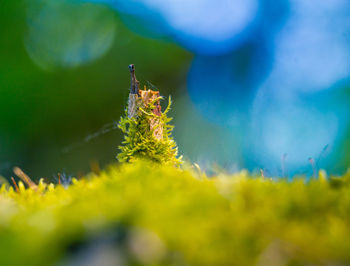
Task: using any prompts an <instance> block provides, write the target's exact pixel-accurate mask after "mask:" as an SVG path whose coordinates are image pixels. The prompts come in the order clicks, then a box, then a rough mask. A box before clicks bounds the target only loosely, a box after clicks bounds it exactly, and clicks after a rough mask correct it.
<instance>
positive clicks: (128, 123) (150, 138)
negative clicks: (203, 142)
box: [117, 97, 181, 165]
mask: <svg viewBox="0 0 350 266" xmlns="http://www.w3.org/2000/svg"><path fill="white" fill-rule="evenodd" d="M161 99H162V97H159V98H157V99H155V100H153V101H152V102H151V104H147V105H146V106H145V107H143V108H141V107H140V108H138V110H137V113H136V116H135V117H132V118H129V117H128V109H126V110H125V116H124V117H121V119H120V121H119V125H118V126H119V128H120V129H121V130H122V132H123V133H124V141H123V142H122V145H121V146H119V149H120V153H119V154H118V156H117V158H118V160H119V161H120V162H132V161H135V160H137V159H146V160H150V161H153V162H157V163H161V164H171V165H179V164H181V158H177V155H178V149H177V146H176V143H175V141H174V139H173V138H172V136H171V133H172V130H173V128H174V126H172V125H170V124H169V122H170V121H171V120H172V118H169V117H168V116H167V114H168V112H169V110H170V106H171V98H170V97H169V103H168V107H167V108H166V110H165V111H164V112H163V113H161V115H160V116H157V115H155V114H154V113H153V112H152V110H154V108H155V106H154V103H155V102H156V101H159V100H161ZM138 100H139V101H140V102H141V101H142V100H141V98H139V99H138ZM138 105H139V106H143V104H142V103H139V104H138ZM151 119H156V120H157V121H158V126H161V127H162V132H163V134H162V137H161V139H157V138H155V137H154V130H156V128H153V129H152V130H151V129H150V120H151Z"/></svg>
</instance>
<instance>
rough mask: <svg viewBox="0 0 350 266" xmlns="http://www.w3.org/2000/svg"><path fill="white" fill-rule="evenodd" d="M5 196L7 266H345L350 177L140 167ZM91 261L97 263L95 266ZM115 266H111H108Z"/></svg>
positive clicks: (349, 247)
mask: <svg viewBox="0 0 350 266" xmlns="http://www.w3.org/2000/svg"><path fill="white" fill-rule="evenodd" d="M18 186H19V190H20V192H19V193H16V192H14V190H13V189H12V188H10V189H9V190H8V189H6V185H3V187H2V189H1V193H0V260H1V264H2V265H24V264H25V265H53V264H54V265H106V264H105V263H107V262H108V263H112V264H111V265H116V264H117V263H121V264H118V265H123V263H124V265H130V264H133V265H169V264H171V265H347V264H349V262H350V244H349V241H348V239H349V237H350V216H349V214H350V197H349V195H350V175H349V173H347V174H346V175H345V176H344V177H342V178H335V177H333V178H331V179H330V180H327V178H326V176H325V173H324V172H320V179H319V180H311V181H310V182H308V183H306V182H305V180H304V179H295V180H294V181H293V182H287V181H286V180H283V179H278V180H270V179H263V178H262V177H260V176H256V177H251V176H248V174H247V173H246V172H244V171H242V172H240V173H238V174H235V175H232V176H229V175H226V174H224V173H221V174H219V175H218V176H217V177H215V178H211V179H208V178H207V177H206V176H205V175H204V174H203V173H201V171H200V169H198V168H195V169H192V170H190V169H189V170H180V169H175V168H172V167H164V166H163V167H161V166H159V165H151V164H147V163H142V162H139V163H137V164H124V165H122V166H120V167H117V166H111V167H110V168H109V169H108V170H107V171H105V172H102V173H100V174H99V175H89V176H87V177H86V178H84V179H81V180H76V179H73V184H72V185H71V186H69V187H68V188H65V187H64V186H62V185H54V184H50V185H47V184H45V183H44V182H43V181H41V182H40V184H39V186H38V189H37V190H36V191H34V190H32V189H25V187H24V185H23V184H22V183H19V185H18ZM89 263H90V264H89ZM108 265H109V264H108Z"/></svg>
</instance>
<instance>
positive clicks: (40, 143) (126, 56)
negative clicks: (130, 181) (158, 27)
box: [0, 0, 191, 176]
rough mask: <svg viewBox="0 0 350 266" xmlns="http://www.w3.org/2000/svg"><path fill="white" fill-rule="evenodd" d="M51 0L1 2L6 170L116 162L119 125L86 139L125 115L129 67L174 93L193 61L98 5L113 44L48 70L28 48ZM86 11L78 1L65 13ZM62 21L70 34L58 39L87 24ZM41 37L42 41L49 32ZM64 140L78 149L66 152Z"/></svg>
mask: <svg viewBox="0 0 350 266" xmlns="http://www.w3.org/2000/svg"><path fill="white" fill-rule="evenodd" d="M46 2H49V1H39V0H36V1H23V0H22V1H9V0H5V1H2V2H1V3H0V25H1V27H0V43H1V46H0V47H1V49H0V62H1V64H0V95H1V97H0V112H1V120H0V125H1V126H0V147H1V155H0V168H1V169H0V171H1V173H2V174H3V175H5V176H10V175H11V167H12V166H14V165H19V166H21V167H22V168H24V169H26V170H27V171H28V172H29V173H30V174H31V175H34V176H52V175H53V174H55V173H57V172H58V171H62V170H65V171H67V172H69V173H71V172H73V173H74V172H75V173H76V172H78V171H87V170H88V168H89V163H90V162H91V161H92V160H98V161H99V162H100V163H101V164H102V165H104V164H106V163H108V162H111V161H113V160H114V158H115V155H116V153H117V147H118V145H119V144H120V142H121V140H122V134H121V132H119V131H118V130H114V131H113V132H110V133H108V134H105V135H104V136H101V137H99V138H97V139H94V140H92V141H90V142H88V143H84V138H85V137H86V136H87V135H88V134H91V133H93V132H95V131H98V130H99V129H100V128H101V127H103V125H104V124H106V123H110V122H112V121H118V119H119V117H120V116H121V115H122V114H123V111H124V106H125V103H126V100H127V95H128V89H129V81H130V78H129V73H128V68H127V66H128V65H129V64H130V63H134V64H135V65H136V69H137V74H138V79H139V80H140V81H141V83H144V84H145V83H146V81H147V80H149V81H151V82H152V83H153V84H155V85H156V86H157V87H159V90H160V91H161V94H162V95H165V96H168V95H169V94H172V95H173V96H176V94H178V93H181V91H176V88H178V87H180V84H183V83H184V81H185V75H186V71H187V67H186V66H187V65H188V64H189V62H190V60H191V55H190V54H189V53H188V52H186V51H184V50H183V49H181V48H179V47H178V46H176V45H175V44H173V43H170V42H169V41H168V40H166V39H162V40H154V39H147V38H144V37H142V36H140V35H137V34H135V33H133V32H131V31H130V30H128V29H127V28H126V27H125V26H124V25H123V23H122V22H121V21H120V19H119V17H118V14H117V13H116V12H113V11H108V10H107V7H102V6H101V7H102V8H103V9H104V10H105V11H103V12H105V15H106V16H109V19H108V20H109V21H113V23H115V34H114V41H113V44H112V46H111V48H110V49H109V50H108V51H107V52H106V53H105V54H104V55H103V56H102V57H100V58H98V59H95V60H92V61H91V62H89V63H86V64H83V65H81V66H76V67H73V66H68V67H61V66H59V65H58V66H56V67H55V70H54V71H53V70H52V69H51V68H48V69H45V68H43V66H42V65H40V64H39V65H37V64H36V63H35V62H34V61H32V60H31V58H30V57H29V55H28V53H27V50H26V48H25V47H26V45H27V44H26V42H27V41H28V40H30V38H29V37H28V36H29V35H30V32H31V30H32V28H30V26H31V27H33V25H32V24H31V23H33V18H35V16H34V15H35V14H36V13H40V12H39V11H40V8H41V7H42V6H44V5H45V4H46ZM90 5H91V4H90ZM99 8H100V7H99ZM79 12H83V13H84V14H80V13H79ZM86 12H87V11H86V9H81V10H80V9H79V8H73V9H72V10H70V13H69V14H66V15H71V16H74V17H75V18H79V16H81V15H83V16H85V17H88V16H87V15H86ZM95 13H96V12H95ZM95 13H94V14H95ZM58 17H59V16H58ZM51 19H54V18H51ZM94 21H95V23H97V24H98V23H99V20H92V21H91V20H89V23H90V24H89V27H92V29H94V25H91V23H92V22H94ZM34 22H35V21H34ZM73 22H74V20H73ZM51 23H52V24H53V22H52V21H51ZM57 23H58V25H60V21H57ZM109 23H110V22H109ZM62 25H63V26H64V27H65V28H64V29H62V32H61V34H63V35H62V36H64V37H65V39H60V40H59V39H57V41H60V42H61V43H65V42H67V43H69V42H70V41H71V39H70V37H69V36H70V35H69V33H72V35H71V38H72V40H76V39H75V38H76V34H74V32H76V31H75V30H74V29H75V27H76V26H77V27H80V28H81V27H83V26H84V25H75V23H72V24H71V26H70V27H68V25H67V23H66V24H64V23H63V24H62ZM89 27H88V28H85V31H86V32H88V30H89ZM95 27H98V25H96V26H95ZM46 30H48V29H46ZM64 31H67V32H68V33H67V34H65V33H64ZM42 38H43V41H44V40H45V38H47V36H45V35H43V36H42ZM36 44H37V45H39V48H40V47H42V46H40V45H45V44H44V43H43V44H41V43H40V41H38V40H36ZM44 47H45V46H44ZM144 77H147V80H146V79H144ZM76 143H78V144H79V143H80V144H81V145H80V144H79V145H75V144H76ZM66 146H73V147H74V149H71V150H70V151H69V152H68V153H63V152H62V150H63V149H64V148H65V147H66Z"/></svg>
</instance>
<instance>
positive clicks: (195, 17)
mask: <svg viewBox="0 0 350 266" xmlns="http://www.w3.org/2000/svg"><path fill="white" fill-rule="evenodd" d="M0 12H1V16H0V22H1V23H2V25H4V26H3V27H2V29H1V36H0V38H1V40H0V41H2V44H3V45H2V49H1V52H0V58H1V62H2V64H1V65H2V66H1V67H0V92H1V94H2V96H1V100H0V101H1V105H0V109H1V111H2V114H3V117H2V121H1V122H2V123H1V125H2V126H1V128H0V144H1V148H2V150H3V154H2V155H1V158H0V159H1V160H2V162H3V163H2V168H1V169H0V171H2V174H3V175H9V173H10V171H11V167H12V166H14V165H20V166H22V167H23V168H25V169H27V171H29V172H30V173H31V174H32V175H34V176H40V175H46V176H50V175H54V174H55V173H57V172H58V171H66V172H68V173H72V174H77V173H78V172H81V171H83V172H84V171H88V170H89V165H90V164H91V162H94V161H98V162H100V164H101V165H102V166H103V165H105V164H107V163H110V162H113V161H114V156H115V154H116V153H117V149H116V147H117V146H118V144H119V143H120V141H121V134H120V132H118V131H116V130H110V131H108V133H103V134H102V131H100V129H101V128H103V127H105V128H106V124H107V127H110V123H113V121H116V120H118V118H119V116H120V115H121V114H122V112H123V108H124V105H125V101H126V99H127V94H128V86H129V85H128V82H129V77H128V72H127V65H128V64H129V63H134V64H135V65H136V67H137V74H138V78H139V79H140V81H141V82H142V83H143V84H147V82H151V83H152V84H155V86H157V87H158V88H159V89H160V91H161V93H162V94H163V95H165V96H168V95H169V94H171V95H172V96H173V99H174V101H175V103H174V108H173V113H172V115H173V116H174V117H175V120H174V123H175V126H176V129H175V139H176V140H177V142H178V144H179V147H180V152H181V153H182V154H184V156H185V158H187V159H189V160H191V161H192V162H197V163H199V164H200V165H201V166H202V167H203V169H208V171H211V170H213V169H214V168H218V167H219V168H220V169H221V168H224V169H226V170H227V171H237V170H239V169H242V168H248V169H249V170H251V171H254V170H260V169H263V170H264V171H265V173H266V174H269V175H278V176H292V175H295V174H306V175H311V174H312V173H313V169H312V166H311V164H310V158H312V159H313V160H314V161H315V162H316V167H317V168H325V169H326V170H328V171H330V172H332V173H335V174H337V173H342V172H344V171H345V170H346V169H347V167H348V165H349V163H350V156H349V155H350V153H349V152H348V146H349V141H348V138H349V121H348V117H349V107H348V103H349V77H350V2H349V1H347V0H320V1H313V0H312V1H302V0H274V1H272V0H260V1H257V0H245V1H243V0H218V1H209V0H186V1H185V0H163V1H161V0H130V1H124V0H104V1H98V0H92V1H85V0H84V1H83V0H75V1H73V0H71V1H69V0H64V1H62V0H60V1H58V0H32V1H19V2H16V3H11V2H6V3H5V4H2V5H0ZM96 132H97V133H96ZM103 132H104V131H103ZM94 133H96V134H94ZM89 135H90V136H91V135H92V136H96V138H95V137H93V138H86V136H89ZM62 151H63V152H62Z"/></svg>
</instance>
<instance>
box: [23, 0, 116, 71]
mask: <svg viewBox="0 0 350 266" xmlns="http://www.w3.org/2000/svg"><path fill="white" fill-rule="evenodd" d="M33 9H34V8H33ZM27 21H28V34H27V38H26V39H25V47H26V50H27V52H28V54H29V56H30V57H31V58H32V60H33V61H34V62H35V63H36V64H37V65H38V66H40V67H41V68H43V69H52V68H57V67H75V66H79V65H81V64H83V63H87V62H91V61H93V60H95V59H97V58H99V57H101V56H102V55H103V54H105V53H106V51H107V50H108V49H109V48H110V47H111V45H112V43H113V40H114V36H115V31H116V21H115V18H114V14H113V12H112V11H111V10H109V9H108V8H107V7H104V6H101V5H97V4H90V3H68V2H65V1H62V2H58V1H49V2H47V3H45V4H44V5H43V7H41V8H40V9H39V11H36V12H30V9H29V12H28V20H27Z"/></svg>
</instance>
